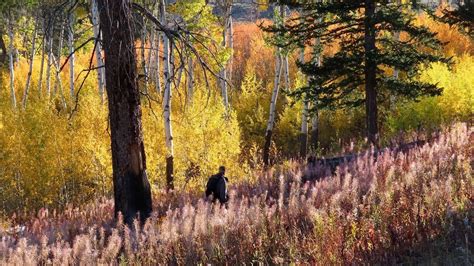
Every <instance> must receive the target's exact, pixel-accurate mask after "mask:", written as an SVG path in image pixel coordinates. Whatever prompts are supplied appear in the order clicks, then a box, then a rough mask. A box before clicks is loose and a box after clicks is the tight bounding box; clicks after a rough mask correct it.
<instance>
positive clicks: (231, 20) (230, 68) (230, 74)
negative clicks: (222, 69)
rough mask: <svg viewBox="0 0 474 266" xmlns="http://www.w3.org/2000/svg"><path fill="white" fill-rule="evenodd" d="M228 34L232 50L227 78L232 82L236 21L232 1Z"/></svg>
mask: <svg viewBox="0 0 474 266" xmlns="http://www.w3.org/2000/svg"><path fill="white" fill-rule="evenodd" d="M228 34H229V48H230V50H231V54H230V58H229V63H228V64H227V69H228V70H227V71H228V75H227V78H228V79H229V82H232V73H233V63H234V21H233V18H232V2H231V4H230V7H229V29H228Z"/></svg>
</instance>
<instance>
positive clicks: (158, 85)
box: [155, 33, 161, 94]
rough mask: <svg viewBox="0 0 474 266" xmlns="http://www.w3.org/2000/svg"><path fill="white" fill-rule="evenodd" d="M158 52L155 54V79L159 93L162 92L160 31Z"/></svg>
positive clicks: (157, 45) (157, 41)
mask: <svg viewBox="0 0 474 266" xmlns="http://www.w3.org/2000/svg"><path fill="white" fill-rule="evenodd" d="M156 39H157V40H156V54H155V57H156V58H155V64H156V71H155V72H156V79H155V87H156V92H158V94H161V69H160V68H161V64H160V62H161V58H160V46H161V45H160V44H161V34H160V33H158V36H157V38H156Z"/></svg>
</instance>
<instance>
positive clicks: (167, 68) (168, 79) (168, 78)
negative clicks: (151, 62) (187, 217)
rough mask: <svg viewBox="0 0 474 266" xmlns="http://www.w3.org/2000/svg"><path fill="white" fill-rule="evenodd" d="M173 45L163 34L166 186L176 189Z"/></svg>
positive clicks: (162, 18)
mask: <svg viewBox="0 0 474 266" xmlns="http://www.w3.org/2000/svg"><path fill="white" fill-rule="evenodd" d="M160 9H161V23H162V24H163V25H166V5H165V1H164V0H161V5H160ZM171 48H172V45H171V42H170V40H169V38H168V37H167V36H166V35H163V56H164V60H163V63H164V78H165V91H164V96H163V118H164V122H165V138H166V148H167V154H166V186H167V188H168V190H173V189H174V176H173V172H174V171H173V156H174V150H173V129H172V126H171V89H172V85H173V82H172V78H173V72H172V71H173V69H172V66H171V59H172V58H171V57H172V51H171Z"/></svg>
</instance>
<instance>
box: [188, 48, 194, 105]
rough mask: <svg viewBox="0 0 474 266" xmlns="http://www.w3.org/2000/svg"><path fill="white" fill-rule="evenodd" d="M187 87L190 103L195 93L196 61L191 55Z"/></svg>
mask: <svg viewBox="0 0 474 266" xmlns="http://www.w3.org/2000/svg"><path fill="white" fill-rule="evenodd" d="M186 82H187V89H188V98H187V100H188V104H189V103H191V102H192V101H193V94H194V62H193V58H192V56H191V55H190V56H189V58H188V72H187V80H186Z"/></svg>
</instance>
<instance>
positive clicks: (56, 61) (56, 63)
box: [53, 23, 64, 94]
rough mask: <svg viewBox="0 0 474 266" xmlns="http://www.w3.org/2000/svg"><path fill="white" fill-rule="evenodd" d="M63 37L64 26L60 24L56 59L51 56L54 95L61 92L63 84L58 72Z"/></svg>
mask: <svg viewBox="0 0 474 266" xmlns="http://www.w3.org/2000/svg"><path fill="white" fill-rule="evenodd" d="M63 37H64V24H63V23H61V32H60V33H59V44H58V52H57V53H58V57H57V58H55V56H54V55H53V60H54V67H55V68H56V80H55V83H54V93H53V94H56V93H57V92H58V90H59V91H60V92H61V94H62V91H63V83H62V80H61V72H60V71H59V68H60V64H61V54H62V52H63Z"/></svg>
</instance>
